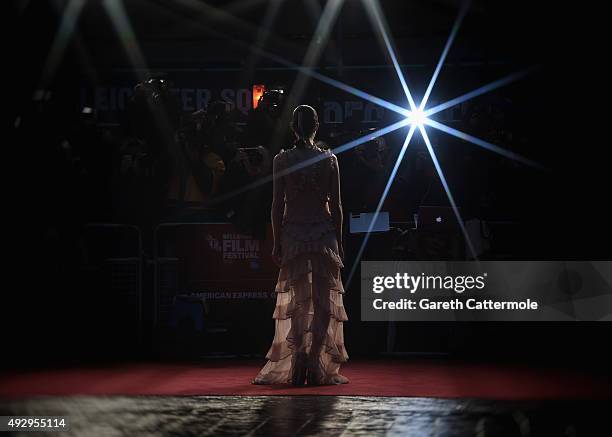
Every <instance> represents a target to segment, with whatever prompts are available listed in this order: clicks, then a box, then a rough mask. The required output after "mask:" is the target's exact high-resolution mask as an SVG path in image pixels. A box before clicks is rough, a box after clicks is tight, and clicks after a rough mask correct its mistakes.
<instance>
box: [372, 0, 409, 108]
mask: <svg viewBox="0 0 612 437" xmlns="http://www.w3.org/2000/svg"><path fill="white" fill-rule="evenodd" d="M363 3H364V6H365V7H366V9H367V10H368V11H369V12H370V14H368V15H369V16H370V17H371V18H372V20H371V21H373V22H374V24H376V26H377V27H378V30H379V31H380V35H381V36H382V38H383V41H384V43H385V47H386V48H387V53H388V54H389V57H390V58H391V62H392V63H393V67H394V68H395V71H396V73H397V77H398V78H399V80H400V83H401V84H402V88H403V89H404V93H405V94H406V98H407V99H408V103H409V104H410V109H411V110H412V111H414V110H415V109H416V104H415V103H414V99H413V98H412V94H411V93H410V89H408V84H407V83H406V79H405V77H404V74H403V73H402V69H401V68H400V65H399V62H397V57H396V56H395V51H394V50H393V46H392V45H391V41H390V40H389V36H388V34H387V28H388V24H387V22H386V20H385V18H384V16H383V14H382V11H381V9H380V3H379V2H378V0H363Z"/></svg>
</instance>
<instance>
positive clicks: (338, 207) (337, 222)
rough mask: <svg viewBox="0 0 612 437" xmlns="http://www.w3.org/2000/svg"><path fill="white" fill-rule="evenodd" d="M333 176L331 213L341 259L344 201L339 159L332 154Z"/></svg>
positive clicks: (342, 250)
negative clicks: (341, 190) (341, 196)
mask: <svg viewBox="0 0 612 437" xmlns="http://www.w3.org/2000/svg"><path fill="white" fill-rule="evenodd" d="M331 159H332V175H331V190H330V199H329V200H330V202H329V211H330V212H331V215H332V220H333V221H334V226H335V227H336V239H337V240H338V250H339V251H340V258H344V248H343V246H342V222H343V216H342V199H340V169H339V167H338V158H337V157H336V155H333V154H332V158H331Z"/></svg>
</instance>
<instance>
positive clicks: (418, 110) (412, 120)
mask: <svg viewBox="0 0 612 437" xmlns="http://www.w3.org/2000/svg"><path fill="white" fill-rule="evenodd" d="M364 4H365V6H366V9H368V10H369V11H370V12H371V16H372V17H373V19H374V22H375V24H376V25H377V27H378V29H379V31H380V32H381V34H382V37H383V41H384V42H385V46H386V48H387V52H388V54H389V57H390V58H391V60H392V62H393V66H394V68H395V71H396V73H397V75H398V78H399V80H400V83H401V84H402V88H404V91H405V93H406V97H407V99H408V105H409V107H410V109H409V110H406V111H407V112H406V113H404V114H403V115H405V117H406V121H407V122H408V124H409V125H410V126H411V128H410V133H409V135H408V136H407V137H406V141H405V142H404V144H403V146H402V149H401V152H400V154H399V156H398V160H397V161H396V163H395V166H394V169H393V172H392V174H391V175H390V176H389V180H388V182H387V185H386V187H385V189H384V191H383V193H382V194H381V197H380V200H379V202H378V206H377V208H376V212H375V213H374V215H373V218H372V221H371V222H370V225H369V228H368V232H367V233H366V235H365V237H364V240H363V242H362V244H361V246H360V248H359V250H358V252H357V256H356V257H355V261H354V263H353V266H352V268H351V271H350V273H349V276H348V278H347V285H348V284H350V282H351V279H352V278H353V275H354V274H355V271H356V270H357V265H358V263H359V262H360V261H361V257H362V255H363V251H364V249H365V245H366V244H367V242H368V239H369V235H370V233H371V230H372V229H373V226H374V223H375V221H376V218H377V216H378V214H379V213H380V209H381V207H382V205H383V203H384V201H385V199H386V197H387V194H388V192H389V189H390V187H391V184H392V182H393V180H394V178H395V174H396V172H397V169H398V168H399V165H400V163H401V161H402V159H403V156H404V152H405V151H406V148H407V147H408V145H409V143H410V140H411V138H412V136H413V135H412V134H413V133H414V130H415V129H418V130H419V132H420V133H421V136H422V137H423V141H424V142H425V146H426V147H427V151H428V152H429V155H430V157H431V160H432V162H433V164H434V167H435V169H436V172H437V174H438V177H439V178H440V181H441V183H442V186H443V187H444V191H445V192H446V196H447V197H448V200H449V203H450V205H451V207H452V209H453V212H454V214H455V217H456V218H457V222H458V224H459V227H460V228H461V232H462V234H463V236H464V238H465V242H466V245H467V248H468V249H469V252H470V255H471V256H472V258H473V259H476V260H477V259H478V258H477V253H476V251H475V250H474V246H473V244H472V242H471V240H470V238H469V235H468V233H467V231H466V228H465V225H464V223H463V219H462V218H461V215H460V213H459V209H458V207H457V204H456V203H455V199H454V197H453V194H452V192H451V189H450V187H449V185H448V182H447V181H446V177H445V176H444V172H443V171H442V167H441V166H440V163H439V161H438V158H437V156H436V153H435V151H434V147H433V145H432V144H431V141H430V139H429V136H428V135H427V131H426V129H425V126H431V127H433V128H435V129H438V130H440V131H442V132H445V133H447V134H449V135H452V136H455V137H457V138H460V139H462V140H464V141H468V142H470V143H473V144H475V145H477V146H479V147H482V148H484V149H486V150H489V151H491V152H494V153H497V154H499V155H502V156H504V157H506V158H509V159H512V160H515V161H518V162H521V163H523V164H526V165H530V166H535V167H540V166H539V164H537V163H536V162H534V161H532V160H530V159H528V158H525V157H523V156H521V155H519V154H517V153H514V152H512V151H509V150H506V149H503V148H501V147H499V146H496V145H495V144H491V143H489V142H487V141H484V140H482V139H480V138H477V137H475V136H472V135H469V134H467V133H465V132H462V131H460V130H458V129H455V128H452V127H450V126H447V125H445V124H443V123H440V122H438V121H436V120H432V119H431V118H430V117H431V116H432V115H434V114H436V113H438V112H441V111H444V110H446V109H448V108H451V107H453V106H455V105H458V104H461V103H463V102H466V101H468V100H470V99H473V98H475V97H477V96H480V95H482V94H485V93H487V92H490V91H492V90H494V89H497V88H499V87H501V86H504V85H507V84H509V83H511V82H514V81H516V80H518V79H520V78H522V77H524V76H525V75H526V74H528V73H530V72H531V71H532V70H533V68H530V69H527V70H524V71H520V72H518V73H514V74H511V75H509V76H506V77H503V78H501V79H499V80H497V81H494V82H491V83H489V84H487V85H484V86H482V87H480V88H477V89H475V90H473V91H470V92H468V93H466V94H463V95H461V96H459V97H456V98H454V99H452V100H449V101H448V102H444V103H441V104H439V105H436V106H434V107H432V108H429V109H427V108H426V106H427V102H428V100H429V97H430V95H431V93H432V91H433V89H434V85H435V83H436V80H437V78H438V76H439V74H440V71H441V69H442V67H443V65H444V61H445V60H446V57H447V55H448V53H449V51H450V48H451V46H452V44H453V42H454V40H455V38H456V36H457V33H458V32H459V28H460V27H461V23H462V22H463V19H464V17H465V15H466V13H467V10H468V8H469V5H470V1H469V0H468V1H465V2H464V3H463V4H462V6H461V9H460V11H459V15H458V16H457V19H456V20H455V23H454V25H453V28H452V30H451V33H450V35H449V37H448V40H447V42H446V44H445V46H444V49H443V50H442V53H441V55H440V58H439V60H438V62H437V64H436V67H435V69H434V72H433V74H432V77H431V80H430V81H429V84H428V86H427V89H426V90H425V93H424V95H423V98H422V99H421V102H420V104H419V106H418V107H416V106H415V104H414V101H413V99H412V95H411V93H410V90H409V89H408V85H407V84H406V81H405V78H404V76H403V74H402V71H401V68H400V67H399V64H398V63H397V58H396V56H395V53H394V52H393V49H392V44H391V42H390V39H389V37H388V35H387V32H386V28H387V27H386V26H385V20H384V16H383V14H382V11H381V10H380V5H379V4H378V1H377V0H372V1H367V0H364ZM396 112H398V113H401V112H400V111H396Z"/></svg>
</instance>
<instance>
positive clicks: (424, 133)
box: [419, 125, 478, 260]
mask: <svg viewBox="0 0 612 437" xmlns="http://www.w3.org/2000/svg"><path fill="white" fill-rule="evenodd" d="M419 130H420V131H421V136H422V137H423V140H424V141H425V145H426V146H427V150H428V151H429V155H430V156H431V160H432V161H433V164H434V167H435V168H436V171H437V172H438V177H439V178H440V181H441V182H442V186H443V187H444V191H446V196H447V197H448V201H449V202H450V204H451V207H452V208H453V212H454V213H455V217H456V218H457V223H459V227H460V228H461V232H462V233H463V237H464V238H465V242H466V243H467V245H468V248H469V249H470V252H471V254H472V257H473V258H474V259H475V260H478V256H477V254H476V251H475V250H474V246H473V245H472V241H471V240H470V236H469V235H468V233H467V230H466V229H465V224H464V223H463V219H462V218H461V214H460V213H459V209H458V208H457V204H456V203H455V199H454V198H453V194H452V193H451V190H450V188H449V186H448V183H447V182H446V178H445V177H444V173H443V172H442V167H440V163H439V162H438V158H437V157H436V153H435V152H434V150H433V147H432V146H431V142H430V141H429V136H428V135H427V131H426V130H425V126H423V125H421V126H419Z"/></svg>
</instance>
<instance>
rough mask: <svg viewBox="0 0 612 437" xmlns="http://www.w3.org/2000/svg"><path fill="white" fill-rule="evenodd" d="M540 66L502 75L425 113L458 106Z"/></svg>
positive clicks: (428, 115)
mask: <svg viewBox="0 0 612 437" xmlns="http://www.w3.org/2000/svg"><path fill="white" fill-rule="evenodd" d="M538 68H539V66H533V67H530V68H527V69H526V70H522V71H518V72H516V73H512V74H510V75H508V76H505V77H502V78H501V79H498V80H496V81H494V82H491V83H489V84H487V85H484V86H481V87H480V88H476V89H475V90H473V91H470V92H469V93H466V94H463V95H461V96H459V97H455V98H454V99H451V100H449V101H447V102H444V103H441V104H439V105H436V106H433V107H431V108H429V109H427V110H425V115H426V116H427V117H431V116H432V115H434V114H437V113H438V112H441V111H444V110H445V109H448V108H451V107H453V106H456V105H458V104H460V103H463V102H466V101H468V100H471V99H473V98H474V97H478V96H480V95H482V94H486V93H488V92H490V91H493V90H495V89H497V88H500V87H502V86H505V85H508V84H509V83H512V82H515V81H517V80H518V79H522V78H523V77H525V76H527V75H528V74H530V73H532V72H533V71H535V70H537V69H538Z"/></svg>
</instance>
